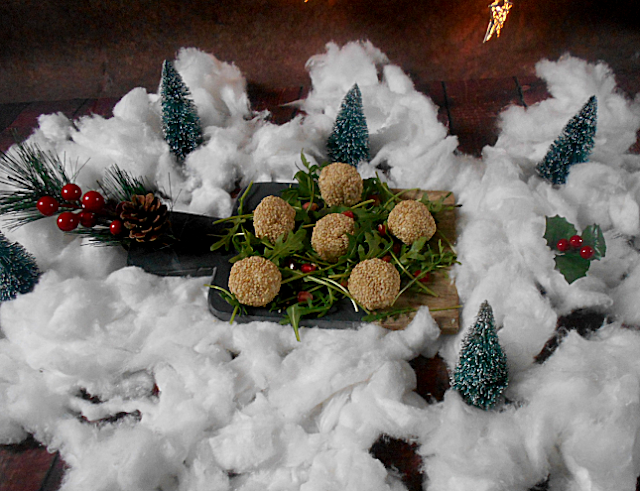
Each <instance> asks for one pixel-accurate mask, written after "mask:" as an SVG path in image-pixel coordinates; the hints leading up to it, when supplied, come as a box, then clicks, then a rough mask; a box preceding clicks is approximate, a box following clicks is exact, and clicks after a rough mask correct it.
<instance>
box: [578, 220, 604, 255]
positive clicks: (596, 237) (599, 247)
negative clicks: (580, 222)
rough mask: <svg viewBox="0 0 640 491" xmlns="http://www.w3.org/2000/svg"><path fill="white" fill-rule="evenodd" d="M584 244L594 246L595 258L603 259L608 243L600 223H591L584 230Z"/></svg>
mask: <svg viewBox="0 0 640 491" xmlns="http://www.w3.org/2000/svg"><path fill="white" fill-rule="evenodd" d="M582 239H583V241H584V242H583V245H588V246H591V247H593V251H594V253H593V256H592V257H591V259H592V260H594V259H602V258H603V257H604V255H605V254H606V252H607V244H606V243H605V241H604V235H602V230H601V229H600V226H599V225H595V224H594V225H589V226H588V227H587V228H585V229H584V232H582Z"/></svg>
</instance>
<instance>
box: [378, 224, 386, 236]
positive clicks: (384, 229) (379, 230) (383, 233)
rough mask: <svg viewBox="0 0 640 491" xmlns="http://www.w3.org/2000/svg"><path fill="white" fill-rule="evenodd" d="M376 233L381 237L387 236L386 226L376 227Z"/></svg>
mask: <svg viewBox="0 0 640 491" xmlns="http://www.w3.org/2000/svg"><path fill="white" fill-rule="evenodd" d="M378 233H379V234H380V235H382V236H383V237H384V236H385V235H387V226H386V225H385V224H384V223H381V224H379V225H378Z"/></svg>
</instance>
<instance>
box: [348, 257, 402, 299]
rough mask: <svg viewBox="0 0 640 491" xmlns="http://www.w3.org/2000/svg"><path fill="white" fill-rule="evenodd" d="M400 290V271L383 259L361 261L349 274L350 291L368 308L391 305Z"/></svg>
mask: <svg viewBox="0 0 640 491" xmlns="http://www.w3.org/2000/svg"><path fill="white" fill-rule="evenodd" d="M399 291H400V273H398V270H397V269H396V268H395V266H394V265H393V264H391V263H388V262H385V261H383V260H382V259H378V258H374V259H367V260H365V261H361V262H359V263H358V264H356V267H355V268H353V270H352V271H351V275H350V276H349V293H351V295H352V296H353V298H355V299H356V301H357V302H358V303H359V304H360V305H362V306H363V307H364V308H365V309H368V310H377V309H384V308H386V307H390V306H391V305H392V304H393V301H394V300H395V298H396V295H398V292H399Z"/></svg>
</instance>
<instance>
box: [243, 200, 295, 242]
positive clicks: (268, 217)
mask: <svg viewBox="0 0 640 491" xmlns="http://www.w3.org/2000/svg"><path fill="white" fill-rule="evenodd" d="M295 218H296V210H294V209H293V207H292V206H291V205H290V204H289V203H287V202H286V201H285V200H283V199H282V198H280V197H278V196H265V197H264V198H263V199H262V201H260V204H259V205H258V206H256V209H255V210H254V211H253V228H254V229H255V231H256V237H258V238H259V239H262V238H266V239H267V240H268V241H269V242H271V243H272V244H273V243H275V241H276V240H277V239H278V237H280V236H281V235H284V238H285V239H286V238H287V234H288V233H289V232H291V231H292V230H293V228H294V226H295Z"/></svg>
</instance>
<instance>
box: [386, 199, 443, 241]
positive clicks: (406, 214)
mask: <svg viewBox="0 0 640 491" xmlns="http://www.w3.org/2000/svg"><path fill="white" fill-rule="evenodd" d="M387 225H388V227H389V231H390V232H391V233H392V234H393V235H395V236H396V237H397V238H398V239H400V240H401V241H402V242H404V243H405V244H409V245H410V244H413V243H414V242H415V241H416V240H418V239H419V238H420V237H426V238H427V240H429V239H430V238H431V237H433V234H435V233H436V222H435V220H434V219H433V216H431V213H430V212H429V209H428V208H427V207H426V205H425V204H424V203H421V202H420V201H416V200H413V199H407V200H404V201H401V202H400V203H398V204H397V205H396V206H395V207H394V208H393V210H391V213H389V218H387Z"/></svg>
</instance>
